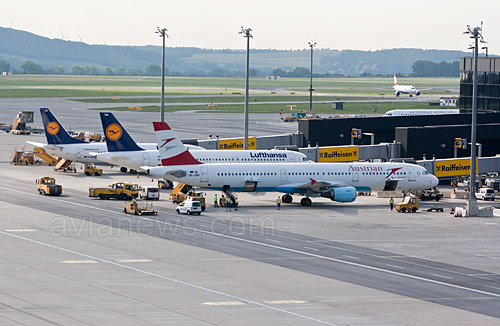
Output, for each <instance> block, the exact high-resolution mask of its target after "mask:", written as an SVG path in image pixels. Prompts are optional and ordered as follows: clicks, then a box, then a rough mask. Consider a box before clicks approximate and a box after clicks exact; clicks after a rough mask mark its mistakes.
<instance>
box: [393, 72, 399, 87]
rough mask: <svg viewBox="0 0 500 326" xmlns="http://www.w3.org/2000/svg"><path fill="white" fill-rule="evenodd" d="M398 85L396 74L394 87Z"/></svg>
mask: <svg viewBox="0 0 500 326" xmlns="http://www.w3.org/2000/svg"><path fill="white" fill-rule="evenodd" d="M397 84H398V79H397V78H396V74H394V86H396V85H397Z"/></svg>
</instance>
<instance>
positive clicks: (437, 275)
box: [432, 274, 453, 280]
mask: <svg viewBox="0 0 500 326" xmlns="http://www.w3.org/2000/svg"><path fill="white" fill-rule="evenodd" d="M432 275H434V276H436V277H441V278H446V279H449V280H451V279H453V277H449V276H444V275H439V274H432Z"/></svg>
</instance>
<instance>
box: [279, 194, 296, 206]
mask: <svg viewBox="0 0 500 326" xmlns="http://www.w3.org/2000/svg"><path fill="white" fill-rule="evenodd" d="M281 201H282V202H284V203H287V204H290V203H291V202H292V201H293V197H292V196H291V195H289V194H286V195H283V196H281Z"/></svg>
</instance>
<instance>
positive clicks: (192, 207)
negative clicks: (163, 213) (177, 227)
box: [175, 200, 201, 215]
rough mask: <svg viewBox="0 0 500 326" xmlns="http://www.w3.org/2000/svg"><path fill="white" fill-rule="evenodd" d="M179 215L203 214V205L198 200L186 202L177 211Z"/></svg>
mask: <svg viewBox="0 0 500 326" xmlns="http://www.w3.org/2000/svg"><path fill="white" fill-rule="evenodd" d="M175 211H176V212H177V214H181V213H182V214H187V215H191V214H198V215H200V214H201V203H200V202H199V201H197V200H185V201H183V202H182V203H180V205H179V206H177V208H176V209H175Z"/></svg>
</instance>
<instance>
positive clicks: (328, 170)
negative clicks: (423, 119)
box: [143, 122, 438, 206]
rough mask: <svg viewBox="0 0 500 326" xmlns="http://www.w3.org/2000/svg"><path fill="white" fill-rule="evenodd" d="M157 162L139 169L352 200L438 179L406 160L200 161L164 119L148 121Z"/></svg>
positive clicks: (241, 187) (209, 184)
mask: <svg viewBox="0 0 500 326" xmlns="http://www.w3.org/2000/svg"><path fill="white" fill-rule="evenodd" d="M153 126H154V130H155V132H156V139H157V141H158V148H159V150H160V158H161V163H162V166H159V167H143V169H147V171H148V172H149V173H150V174H152V175H154V176H157V177H167V178H168V179H171V180H174V181H178V182H182V183H185V184H188V185H191V186H197V187H201V188H205V189H213V190H222V191H224V192H225V193H226V194H227V195H228V196H229V197H230V198H234V195H233V194H232V193H231V192H232V191H235V192H279V193H284V194H285V195H283V196H282V201H283V202H284V203H291V202H292V200H293V199H292V196H291V195H292V194H300V195H304V196H305V197H304V198H302V200H301V201H300V203H301V205H302V206H310V205H311V203H312V202H311V199H310V197H326V198H330V199H331V200H332V201H338V202H352V201H354V200H355V199H356V191H372V190H374V191H380V190H403V191H415V190H421V189H428V188H432V187H435V186H437V184H438V179H437V178H436V177H435V176H433V175H431V174H429V173H428V172H427V170H426V169H425V168H423V167H421V166H418V165H414V164H408V163H359V162H356V163H314V162H313V163H260V162H258V163H239V164H234V163H202V162H200V161H198V160H197V159H196V158H194V157H193V156H192V155H191V153H190V152H189V151H188V150H187V149H186V147H185V146H184V145H183V144H182V142H181V141H180V140H179V139H178V138H177V137H176V136H175V134H174V132H173V131H172V130H171V129H170V127H169V126H168V125H167V124H166V123H165V122H153Z"/></svg>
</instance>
